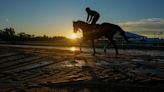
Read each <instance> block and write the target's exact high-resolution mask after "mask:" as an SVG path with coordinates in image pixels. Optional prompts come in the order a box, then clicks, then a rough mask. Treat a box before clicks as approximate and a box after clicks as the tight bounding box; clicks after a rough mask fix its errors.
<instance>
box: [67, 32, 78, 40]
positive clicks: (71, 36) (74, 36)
mask: <svg viewBox="0 0 164 92" xmlns="http://www.w3.org/2000/svg"><path fill="white" fill-rule="evenodd" d="M69 38H70V39H76V38H77V34H75V33H72V34H70V37H69Z"/></svg>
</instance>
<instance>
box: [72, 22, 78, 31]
mask: <svg viewBox="0 0 164 92" xmlns="http://www.w3.org/2000/svg"><path fill="white" fill-rule="evenodd" d="M78 29H79V28H78V22H77V21H73V32H74V33H76V32H77V31H78Z"/></svg>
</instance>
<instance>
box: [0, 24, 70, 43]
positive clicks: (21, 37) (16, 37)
mask: <svg viewBox="0 0 164 92" xmlns="http://www.w3.org/2000/svg"><path fill="white" fill-rule="evenodd" d="M64 39H67V38H66V37H64V36H53V37H48V36H47V35H43V36H35V35H31V34H27V33H25V32H20V33H16V32H15V30H14V28H11V27H10V28H4V29H3V30H0V40H2V41H56V40H64Z"/></svg>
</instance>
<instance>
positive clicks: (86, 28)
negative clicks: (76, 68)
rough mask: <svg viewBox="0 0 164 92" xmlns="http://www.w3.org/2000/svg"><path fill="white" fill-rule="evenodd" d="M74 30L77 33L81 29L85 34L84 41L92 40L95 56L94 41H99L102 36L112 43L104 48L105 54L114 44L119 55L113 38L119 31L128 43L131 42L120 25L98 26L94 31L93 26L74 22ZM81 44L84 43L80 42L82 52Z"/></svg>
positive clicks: (105, 24)
mask: <svg viewBox="0 0 164 92" xmlns="http://www.w3.org/2000/svg"><path fill="white" fill-rule="evenodd" d="M73 28H74V32H75V33H76V32H77V31H78V30H79V29H81V31H82V33H83V40H91V42H92V47H93V55H95V46H94V39H98V38H100V37H102V36H104V37H106V38H107V39H108V40H109V41H110V42H108V43H107V44H106V45H105V46H104V52H105V53H106V48H107V47H108V46H109V45H111V44H113V45H114V47H115V51H116V55H118V50H117V45H116V42H115V41H114V40H113V36H114V35H115V33H116V32H117V31H119V32H120V33H121V35H122V36H123V37H124V39H125V40H126V41H127V42H129V41H128V39H127V37H126V36H125V32H124V31H123V30H122V29H121V28H120V27H119V26H118V25H115V24H111V23H102V24H97V25H96V29H94V30H93V25H91V24H88V23H86V22H84V21H80V20H78V21H73ZM81 43H82V42H80V51H81Z"/></svg>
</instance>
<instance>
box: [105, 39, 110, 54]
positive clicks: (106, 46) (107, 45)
mask: <svg viewBox="0 0 164 92" xmlns="http://www.w3.org/2000/svg"><path fill="white" fill-rule="evenodd" d="M109 45H111V42H109V41H108V43H107V44H106V45H105V46H104V53H105V54H106V49H107V48H108V47H109Z"/></svg>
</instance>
